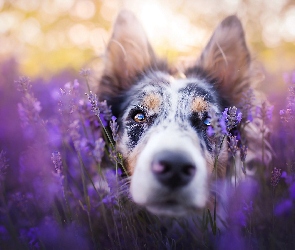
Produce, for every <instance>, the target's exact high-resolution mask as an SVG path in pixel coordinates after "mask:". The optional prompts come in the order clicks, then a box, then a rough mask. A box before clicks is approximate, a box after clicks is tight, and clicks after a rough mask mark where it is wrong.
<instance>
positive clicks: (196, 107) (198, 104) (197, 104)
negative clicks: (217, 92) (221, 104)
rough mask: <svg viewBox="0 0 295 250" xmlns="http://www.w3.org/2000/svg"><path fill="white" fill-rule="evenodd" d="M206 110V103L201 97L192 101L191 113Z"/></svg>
mask: <svg viewBox="0 0 295 250" xmlns="http://www.w3.org/2000/svg"><path fill="white" fill-rule="evenodd" d="M207 108H208V102H207V101H205V100H204V98H203V97H196V98H194V99H193V101H192V106H191V109H192V111H193V112H203V111H206V110H207Z"/></svg>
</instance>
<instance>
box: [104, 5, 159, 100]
mask: <svg viewBox="0 0 295 250" xmlns="http://www.w3.org/2000/svg"><path fill="white" fill-rule="evenodd" d="M155 60H156V59H155V53H154V51H153V49H152V48H151V46H150V44H149V42H148V39H147V36H146V34H145V32H144V30H143V27H142V26H141V24H140V22H139V21H138V19H137V18H136V17H135V15H134V14H133V13H132V12H130V11H127V10H123V11H121V12H120V13H119V15H118V17H117V19H116V21H115V24H114V28H113V33H112V36H111V39H110V41H109V43H108V45H107V49H106V53H105V61H104V72H103V76H102V79H101V83H100V89H99V92H100V93H102V95H103V96H104V98H106V99H109V97H112V96H116V95H118V94H119V93H121V91H122V90H126V89H128V88H129V87H130V85H131V83H132V80H133V79H134V77H135V76H136V75H138V74H140V73H141V72H142V71H144V69H146V68H147V67H150V66H151V65H152V64H153V62H154V61H155Z"/></svg>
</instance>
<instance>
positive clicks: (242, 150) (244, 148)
mask: <svg viewBox="0 0 295 250" xmlns="http://www.w3.org/2000/svg"><path fill="white" fill-rule="evenodd" d="M247 151H248V147H247V145H246V144H242V145H241V146H240V158H241V162H242V163H243V166H242V171H243V173H244V174H246V168H245V160H246V156H247Z"/></svg>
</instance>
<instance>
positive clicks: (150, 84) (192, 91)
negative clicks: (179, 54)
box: [134, 72, 215, 111]
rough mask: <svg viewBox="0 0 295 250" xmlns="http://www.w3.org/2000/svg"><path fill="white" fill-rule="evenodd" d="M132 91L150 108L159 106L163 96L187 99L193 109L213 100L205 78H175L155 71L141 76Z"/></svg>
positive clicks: (213, 97) (211, 91) (210, 88)
mask: <svg viewBox="0 0 295 250" xmlns="http://www.w3.org/2000/svg"><path fill="white" fill-rule="evenodd" d="M134 91H135V92H136V93H137V97H138V99H139V100H140V101H141V102H143V103H144V104H146V106H147V107H149V108H152V109H154V108H155V107H156V106H159V105H160V103H161V101H162V100H163V99H165V97H166V98H167V97H168V98H172V97H174V98H177V99H178V100H179V101H183V102H184V101H189V102H191V103H192V105H193V109H194V111H198V110H200V109H202V108H204V107H205V106H206V103H208V102H210V103H214V102H215V96H214V91H213V90H212V86H211V85H209V84H208V82H206V80H205V79H202V78H197V77H195V78H184V79H182V78H181V79H177V78H174V77H172V76H170V75H168V74H163V73H159V72H157V73H156V74H153V75H152V76H147V77H145V78H143V79H142V80H141V81H140V83H139V84H138V85H137V86H136V89H135V90H134Z"/></svg>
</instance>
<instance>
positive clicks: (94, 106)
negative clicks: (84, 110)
mask: <svg viewBox="0 0 295 250" xmlns="http://www.w3.org/2000/svg"><path fill="white" fill-rule="evenodd" d="M86 95H87V97H88V100H89V102H90V104H91V111H92V112H93V113H94V114H95V115H96V116H99V114H100V108H99V101H98V97H97V95H96V94H93V93H92V91H90V92H89V94H86Z"/></svg>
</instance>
